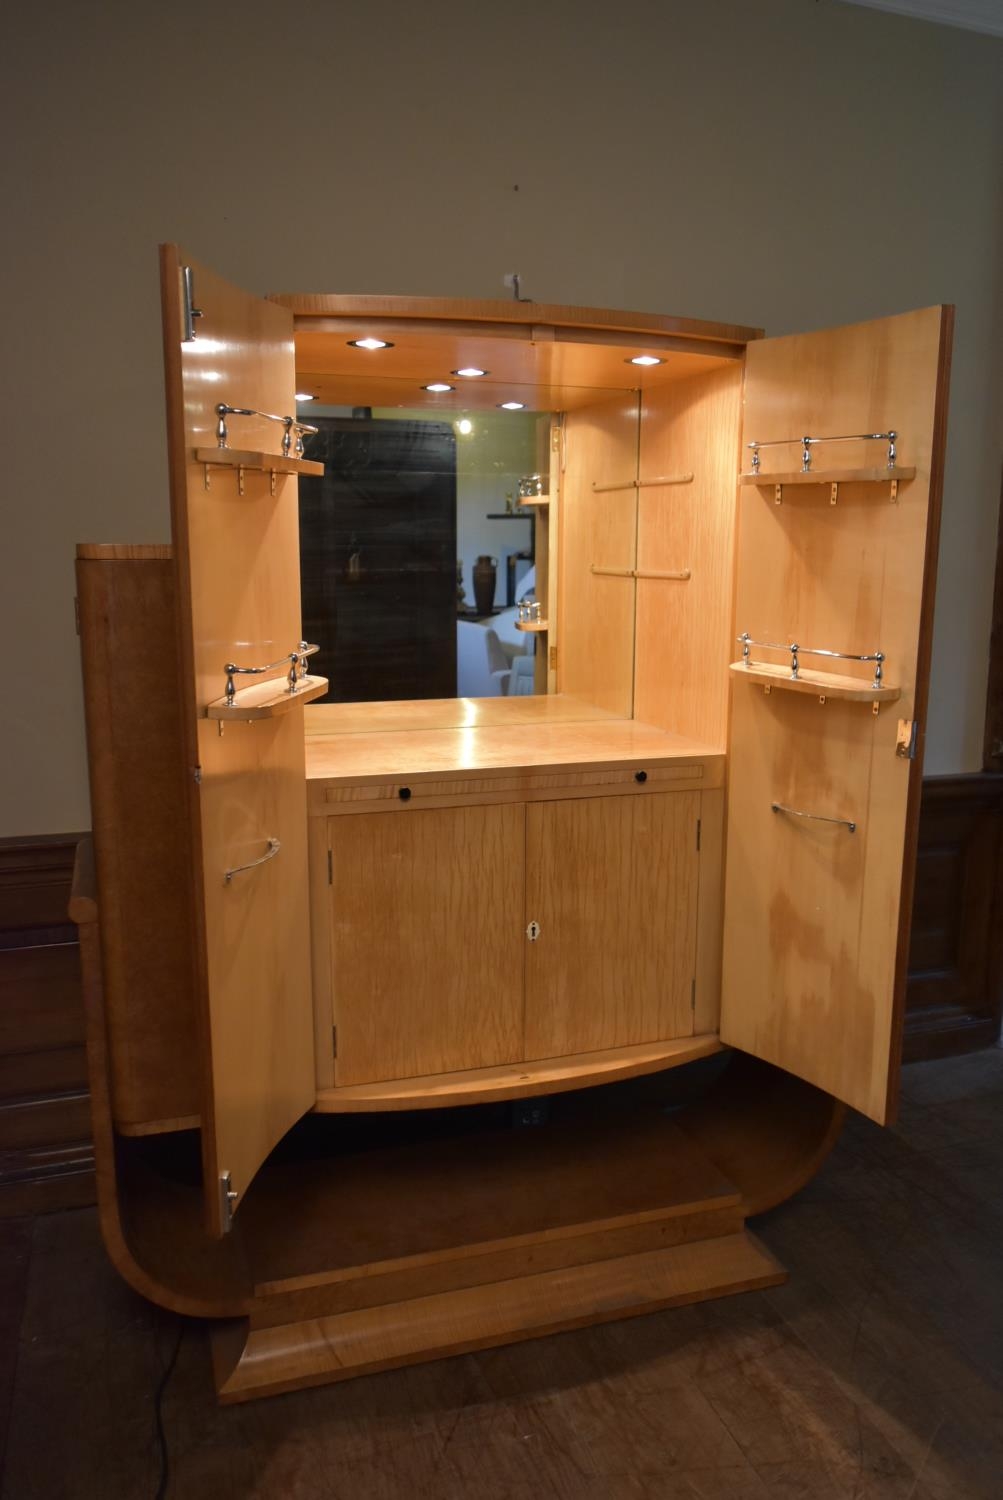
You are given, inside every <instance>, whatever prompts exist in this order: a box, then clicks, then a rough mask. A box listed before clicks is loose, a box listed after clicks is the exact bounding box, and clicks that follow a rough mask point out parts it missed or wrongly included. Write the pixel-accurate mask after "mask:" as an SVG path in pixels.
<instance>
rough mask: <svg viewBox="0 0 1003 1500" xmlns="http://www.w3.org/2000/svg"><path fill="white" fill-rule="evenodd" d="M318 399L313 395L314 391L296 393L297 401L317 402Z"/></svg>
mask: <svg viewBox="0 0 1003 1500" xmlns="http://www.w3.org/2000/svg"><path fill="white" fill-rule="evenodd" d="M316 399H317V397H316V396H315V395H314V394H313V392H312V391H297V392H296V400H297V401H316Z"/></svg>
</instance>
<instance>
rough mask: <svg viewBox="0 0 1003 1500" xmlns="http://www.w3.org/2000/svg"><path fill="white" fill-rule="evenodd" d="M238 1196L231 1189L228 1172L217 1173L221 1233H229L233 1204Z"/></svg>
mask: <svg viewBox="0 0 1003 1500" xmlns="http://www.w3.org/2000/svg"><path fill="white" fill-rule="evenodd" d="M239 1197H240V1194H239V1193H235V1192H234V1190H233V1184H232V1182H231V1180H230V1174H229V1172H220V1174H219V1217H220V1222H221V1223H222V1225H223V1233H224V1234H229V1233H230V1230H231V1229H232V1227H233V1205H234V1204H235V1203H236V1201H237V1199H238V1198H239Z"/></svg>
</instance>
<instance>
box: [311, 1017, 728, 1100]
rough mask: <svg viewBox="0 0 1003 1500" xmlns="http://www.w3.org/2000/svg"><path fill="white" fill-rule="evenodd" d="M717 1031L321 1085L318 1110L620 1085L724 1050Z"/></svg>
mask: <svg viewBox="0 0 1003 1500" xmlns="http://www.w3.org/2000/svg"><path fill="white" fill-rule="evenodd" d="M721 1050H722V1047H721V1039H720V1037H719V1036H718V1035H717V1033H716V1032H713V1033H710V1034H708V1035H705V1036H687V1037H680V1038H679V1040H678V1041H674V1042H643V1043H641V1044H640V1045H639V1046H636V1047H617V1048H611V1049H610V1050H609V1051H606V1052H582V1053H578V1054H576V1055H574V1056H571V1057H546V1058H541V1059H540V1060H539V1061H536V1062H527V1063H504V1064H502V1065H501V1066H500V1067H494V1068H470V1069H468V1070H467V1071H465V1072H458V1073H430V1074H428V1075H426V1076H425V1077H419V1078H396V1079H392V1080H390V1081H389V1082H387V1083H355V1084H350V1085H348V1086H346V1087H344V1088H335V1089H318V1091H317V1103H316V1104H315V1105H314V1112H315V1113H316V1114H321V1115H335V1114H375V1113H384V1112H386V1111H392V1110H402V1109H442V1108H444V1107H446V1106H449V1105H456V1104H492V1103H494V1102H495V1101H496V1100H499V1099H527V1098H531V1097H532V1096H533V1095H535V1094H563V1093H567V1092H568V1091H569V1090H571V1089H583V1088H590V1087H593V1086H594V1085H596V1084H600V1083H617V1082H619V1081H620V1080H621V1079H625V1078H639V1077H641V1076H643V1075H644V1074H646V1073H660V1072H662V1071H663V1070H664V1069H666V1068H678V1067H681V1066H682V1064H683V1063H689V1062H695V1061H696V1060H697V1059H698V1058H701V1057H710V1056H711V1055H712V1054H713V1053H715V1052H720V1051H721Z"/></svg>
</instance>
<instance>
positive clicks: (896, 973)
mask: <svg viewBox="0 0 1003 1500" xmlns="http://www.w3.org/2000/svg"><path fill="white" fill-rule="evenodd" d="M950 332H951V316H950V309H943V308H939V307H934V308H927V309H925V310H923V311H920V312H916V313H907V314H904V315H902V316H900V317H894V318H885V319H882V320H880V321H879V322H876V323H865V324H859V325H857V326H854V327H850V328H837V329H831V330H827V331H825V332H822V333H815V334H808V335H798V336H795V337H792V338H784V339H766V340H763V341H762V342H761V343H755V344H752V345H750V347H749V350H748V354H747V361H748V363H747V374H746V391H745V414H744V433H743V440H744V443H746V444H747V443H749V442H752V441H758V442H762V443H767V442H772V441H776V440H779V439H787V438H795V439H797V438H800V436H801V435H802V434H805V433H807V434H810V435H812V436H818V437H823V438H824V437H828V436H834V437H835V436H842V435H843V434H858V433H883V432H887V431H889V430H891V429H893V430H895V431H896V432H897V433H898V464H899V465H900V466H901V467H904V468H905V467H915V470H916V474H915V477H914V478H911V479H903V480H902V481H900V482H899V485H898V495H897V498H895V499H893V497H892V494H891V485H890V483H889V482H888V481H883V482H881V483H863V482H851V483H841V484H840V485H839V488H838V492H837V494H836V495H835V497H833V496H832V494H831V485H830V482H829V475H830V474H832V475H835V474H837V473H838V471H839V470H841V469H842V470H846V469H858V470H859V469H862V468H867V467H871V468H876V469H877V471H878V472H879V473H880V471H881V467H882V465H883V464H884V463H885V458H886V445H885V444H884V443H879V442H859V443H858V442H846V443H835V444H832V445H827V444H824V443H823V444H819V445H818V446H817V447H815V448H813V449H812V469H813V470H814V471H816V472H823V471H824V473H825V474H826V480H825V482H822V483H817V484H796V485H794V484H792V485H790V486H786V487H784V488H783V489H782V492H781V503H780V504H777V503H776V500H775V495H774V485H773V484H772V483H771V482H770V478H769V471H770V470H773V471H774V472H777V473H782V472H784V471H795V472H796V471H797V470H798V469H799V467H800V447H799V446H798V445H795V446H793V447H777V448H764V449H763V450H762V479H763V483H762V485H759V486H757V485H749V484H746V485H743V486H741V489H740V496H739V537H738V557H737V579H736V615H735V626H736V634H738V633H740V632H748V634H749V635H750V636H752V637H753V639H754V640H759V641H771V642H780V643H781V644H784V643H786V644H789V643H791V642H794V641H797V642H798V643H799V645H800V646H802V647H803V648H804V647H811V648H823V649H829V650H835V651H843V652H852V653H861V654H864V653H871V652H875V651H882V652H884V654H885V661H884V663H883V677H884V683H885V684H886V685H888V686H895V687H897V688H899V689H900V696H899V698H898V699H897V701H892V702H883V703H881V704H880V705H879V711H878V712H877V714H875V713H874V712H873V711H872V703H871V702H870V701H868V700H867V699H866V698H865V699H864V701H861V702H854V701H837V700H835V699H833V698H831V697H829V698H826V697H825V685H824V682H823V683H821V684H820V685H819V686H818V687H817V691H815V692H813V693H795V692H791V691H786V690H785V689H784V685H783V682H782V681H778V682H775V683H774V684H772V687H771V691H770V692H769V694H768V695H767V693H766V692H765V691H764V686H763V683H762V682H761V681H759V682H757V681H756V679H755V678H754V677H753V676H750V677H749V678H748V679H747V680H743V674H741V673H734V674H732V675H733V677H734V679H735V680H734V683H733V691H732V718H731V732H730V743H729V773H728V774H729V783H728V817H727V824H728V835H727V855H726V881H725V939H724V967H723V989H722V1009H721V1037H722V1040H723V1041H726V1042H728V1043H730V1044H731V1045H733V1046H736V1047H740V1048H742V1049H743V1050H745V1051H747V1052H751V1053H753V1054H755V1055H756V1056H757V1057H762V1058H765V1059H766V1060H767V1061H769V1062H772V1063H775V1064H777V1065H778V1066H780V1067H782V1068H786V1069H788V1071H790V1072H792V1073H796V1074H797V1075H798V1076H799V1077H801V1078H805V1079H807V1080H808V1081H809V1082H811V1083H814V1084H817V1085H818V1086H819V1087H821V1088H823V1089H825V1090H826V1091H827V1092H829V1093H831V1094H834V1095H835V1096H836V1097H837V1098H839V1099H842V1100H845V1101H846V1102H847V1103H848V1104H851V1105H853V1106H854V1107H855V1108H857V1109H860V1110H862V1111H863V1112H864V1113H865V1114H868V1115H870V1116H871V1117H872V1118H873V1119H876V1120H879V1121H884V1120H886V1119H888V1118H889V1116H890V1113H891V1112H892V1110H893V1107H894V1104H893V1101H894V1094H895V1089H896V1083H897V1076H898V1059H899V1051H900V1044H901V1011H902V1001H903V992H904V984H905V954H906V948H907V938H908V921H909V913H910V908H911V889H912V876H913V869H914V857H915V839H916V818H917V814H918V795H919V782H920V775H921V765H922V741H923V726H924V719H925V714H926V701H927V680H928V673H929V644H930V626H931V621H932V604H933V588H934V573H935V563H936V546H937V535H938V525H939V502H940V486H941V481H942V470H943V427H944V421H945V413H946V382H947V366H948V361H949V350H950ZM744 452H745V454H746V462H745V464H744V467H745V468H748V467H749V464H748V449H747V448H745V449H744ZM735 654H736V657H737V656H738V647H737V646H736V648H735ZM752 656H753V658H758V659H760V660H762V661H764V662H771V663H773V664H775V665H777V666H779V667H782V670H783V672H785V673H789V671H790V657H789V654H787V653H785V652H770V651H759V650H757V649H756V648H753V649H752ZM800 668H801V669H802V670H805V669H811V670H812V671H818V670H820V669H821V670H825V669H826V668H831V669H833V670H834V671H836V672H838V673H839V674H841V675H842V676H843V677H844V678H845V677H846V676H852V677H854V678H856V679H858V680H859V681H860V683H861V684H864V685H866V683H868V682H869V681H870V680H871V679H872V677H873V672H874V666H873V664H872V663H868V664H865V663H862V662H859V663H857V662H854V663H850V662H844V661H838V662H833V661H827V660H826V658H824V657H818V656H810V655H807V654H805V655H803V656H802V657H801V660H800ZM900 719H901V720H905V721H913V720H915V721H916V723H917V724H918V735H917V755H916V758H915V759H914V760H909V759H908V758H904V757H903V756H901V755H899V754H898V753H897V743H898V740H899V721H900ZM774 804H778V805H779V806H780V807H782V808H786V809H792V810H793V811H791V812H788V811H774V810H773V808H774ZM798 814H807V815H808V816H799V815H798ZM827 819H831V820H837V821H824V820H827ZM838 820H844V821H838ZM850 823H852V824H853V825H854V826H853V828H852V829H851V828H850V827H849V826H848V825H849V824H850Z"/></svg>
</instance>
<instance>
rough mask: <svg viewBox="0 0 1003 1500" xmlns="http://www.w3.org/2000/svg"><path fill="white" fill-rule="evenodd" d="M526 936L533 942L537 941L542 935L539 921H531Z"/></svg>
mask: <svg viewBox="0 0 1003 1500" xmlns="http://www.w3.org/2000/svg"><path fill="white" fill-rule="evenodd" d="M526 936H527V937H528V938H529V940H530V942H531V943H535V942H536V940H537V938H538V937H539V936H540V924H539V922H530V924H529V926H528V927H527V928H526Z"/></svg>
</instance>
